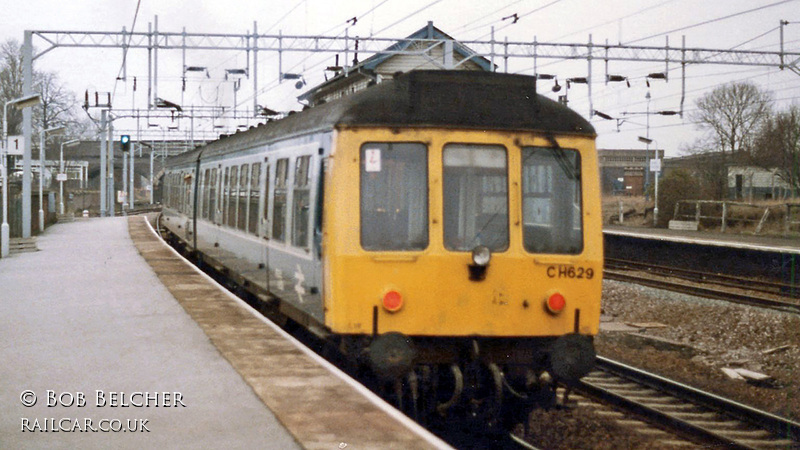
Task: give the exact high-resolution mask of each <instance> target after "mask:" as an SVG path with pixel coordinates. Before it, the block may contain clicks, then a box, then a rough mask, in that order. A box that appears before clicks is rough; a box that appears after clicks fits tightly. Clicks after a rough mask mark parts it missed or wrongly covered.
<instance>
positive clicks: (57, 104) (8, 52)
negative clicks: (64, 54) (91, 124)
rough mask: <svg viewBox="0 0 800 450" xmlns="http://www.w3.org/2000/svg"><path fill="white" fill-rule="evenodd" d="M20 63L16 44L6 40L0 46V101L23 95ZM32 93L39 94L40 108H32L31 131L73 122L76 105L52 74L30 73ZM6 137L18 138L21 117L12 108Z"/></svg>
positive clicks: (20, 57) (75, 101) (74, 99)
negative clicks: (16, 136) (14, 136)
mask: <svg viewBox="0 0 800 450" xmlns="http://www.w3.org/2000/svg"><path fill="white" fill-rule="evenodd" d="M22 68H23V61H22V48H21V46H20V44H19V41H17V40H14V39H9V40H7V41H6V42H4V43H3V44H2V45H0V101H2V102H3V104H5V102H7V101H9V100H13V99H15V98H19V97H21V96H22V95H23V84H22V81H23V75H22ZM33 86H34V91H36V92H39V93H41V96H42V106H41V107H37V108H33V127H34V129H40V128H41V127H44V128H50V127H53V126H57V125H64V126H67V127H70V125H72V124H74V123H75V122H76V118H75V114H74V111H76V109H77V105H78V101H77V99H76V97H75V94H73V93H72V92H70V91H68V90H67V89H66V88H65V87H64V86H63V85H62V84H61V82H60V81H59V79H58V75H57V74H56V73H53V72H40V71H37V70H34V71H33ZM7 114H8V132H9V134H20V133H21V129H20V126H21V123H22V113H21V112H20V111H18V110H17V109H16V108H10V109H9V110H8V113H7Z"/></svg>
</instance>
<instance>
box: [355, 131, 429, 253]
mask: <svg viewBox="0 0 800 450" xmlns="http://www.w3.org/2000/svg"><path fill="white" fill-rule="evenodd" d="M360 195H361V200H360V206H361V246H362V247H363V248H364V249H365V250H423V249H425V248H426V247H427V246H428V148H427V147H426V146H425V145H424V144H418V143H367V144H364V145H362V146H361V192H360Z"/></svg>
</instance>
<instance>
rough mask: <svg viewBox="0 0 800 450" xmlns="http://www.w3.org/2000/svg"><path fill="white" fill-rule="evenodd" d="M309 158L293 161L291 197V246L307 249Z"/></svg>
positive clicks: (303, 157)
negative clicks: (292, 190)
mask: <svg viewBox="0 0 800 450" xmlns="http://www.w3.org/2000/svg"><path fill="white" fill-rule="evenodd" d="M310 161H311V156H310V155H306V156H301V157H299V158H297V160H296V161H295V169H294V195H292V203H293V205H292V245H294V246H295V247H301V248H307V247H308V214H309V209H310V205H309V201H310V198H309V197H310V195H309V178H310V177H309V175H310V172H309V170H308V169H309V162H310Z"/></svg>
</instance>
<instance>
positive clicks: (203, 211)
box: [200, 169, 211, 219]
mask: <svg viewBox="0 0 800 450" xmlns="http://www.w3.org/2000/svg"><path fill="white" fill-rule="evenodd" d="M210 176H211V169H206V170H204V171H203V181H202V182H201V183H200V185H201V186H203V194H202V195H203V197H202V199H203V201H202V202H200V217H202V218H203V219H208V192H209V188H210V187H211V186H210V181H211V180H210V178H209V177H210Z"/></svg>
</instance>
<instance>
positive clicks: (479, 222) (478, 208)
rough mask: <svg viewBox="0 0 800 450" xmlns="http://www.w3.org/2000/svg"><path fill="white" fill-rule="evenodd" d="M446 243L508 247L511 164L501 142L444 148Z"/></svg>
mask: <svg viewBox="0 0 800 450" xmlns="http://www.w3.org/2000/svg"><path fill="white" fill-rule="evenodd" d="M443 173H444V183H443V188H444V246H445V247H446V248H447V249H449V250H459V251H471V250H473V249H474V248H475V247H477V246H479V245H483V246H486V247H488V248H489V249H490V250H492V251H501V250H505V249H506V248H508V163H507V158H506V150H505V148H504V147H502V146H499V145H472V144H470V145H467V144H447V145H445V147H444V169H443Z"/></svg>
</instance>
